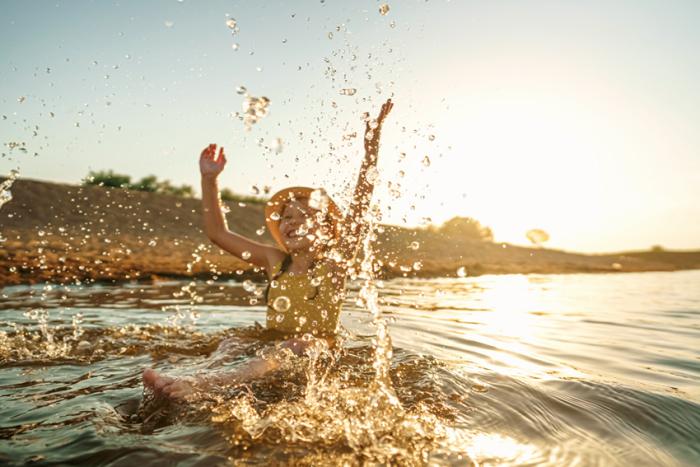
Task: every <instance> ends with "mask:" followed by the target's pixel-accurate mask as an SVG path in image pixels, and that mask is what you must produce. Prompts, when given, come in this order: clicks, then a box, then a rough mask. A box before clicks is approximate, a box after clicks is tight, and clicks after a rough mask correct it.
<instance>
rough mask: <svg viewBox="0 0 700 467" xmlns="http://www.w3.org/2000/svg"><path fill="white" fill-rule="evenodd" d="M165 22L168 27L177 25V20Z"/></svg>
mask: <svg viewBox="0 0 700 467" xmlns="http://www.w3.org/2000/svg"><path fill="white" fill-rule="evenodd" d="M163 24H165V27H166V28H172V27H173V26H174V25H175V22H173V21H170V20H166V21H165V22H164V23H163Z"/></svg>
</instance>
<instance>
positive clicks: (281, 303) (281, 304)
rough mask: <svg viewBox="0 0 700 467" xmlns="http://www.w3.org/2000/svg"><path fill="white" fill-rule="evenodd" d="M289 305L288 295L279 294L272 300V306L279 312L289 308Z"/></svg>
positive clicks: (290, 304)
mask: <svg viewBox="0 0 700 467" xmlns="http://www.w3.org/2000/svg"><path fill="white" fill-rule="evenodd" d="M291 306H292V302H291V301H290V300H289V297H287V296H285V295H280V296H279V297H277V298H275V300H274V301H273V302H272V308H274V309H275V311H278V312H280V313H284V312H285V311H287V310H289V308H290V307H291Z"/></svg>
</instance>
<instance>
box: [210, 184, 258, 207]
mask: <svg viewBox="0 0 700 467" xmlns="http://www.w3.org/2000/svg"><path fill="white" fill-rule="evenodd" d="M219 195H220V196H221V199H222V201H232V202H238V203H248V204H263V203H265V202H266V201H267V199H265V198H258V197H257V196H248V195H239V194H237V193H234V192H233V191H231V190H229V189H228V188H224V189H223V190H221V191H220V192H219Z"/></svg>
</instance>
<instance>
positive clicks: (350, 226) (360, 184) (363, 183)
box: [341, 99, 394, 258]
mask: <svg viewBox="0 0 700 467" xmlns="http://www.w3.org/2000/svg"><path fill="white" fill-rule="evenodd" d="M393 107H394V104H393V103H392V102H391V99H388V100H387V101H386V102H385V103H384V104H383V105H382V110H381V111H380V112H379V116H378V117H377V119H376V120H369V121H367V126H366V128H365V158H364V159H363V160H362V166H361V167H360V174H359V175H358V177H357V185H356V186H355V194H354V196H353V199H352V204H351V205H350V211H349V213H348V216H347V217H346V218H345V221H344V225H343V229H342V230H343V240H342V243H341V248H342V250H344V252H345V256H347V257H348V258H352V257H354V256H355V253H356V251H357V246H358V245H359V242H360V239H361V237H362V233H363V227H365V224H366V220H365V217H366V216H367V211H368V210H369V205H370V201H371V200H372V193H373V192H374V183H375V181H376V178H377V177H376V170H377V157H378V155H379V139H380V137H381V132H382V125H383V123H384V119H385V118H386V116H387V115H389V112H390V111H391V109H392V108H393ZM368 174H369V176H368Z"/></svg>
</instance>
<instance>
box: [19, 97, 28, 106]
mask: <svg viewBox="0 0 700 467" xmlns="http://www.w3.org/2000/svg"><path fill="white" fill-rule="evenodd" d="M26 100H27V98H26V97H25V96H19V97H18V98H17V102H19V103H20V104H21V103H22V102H24V101H26Z"/></svg>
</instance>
